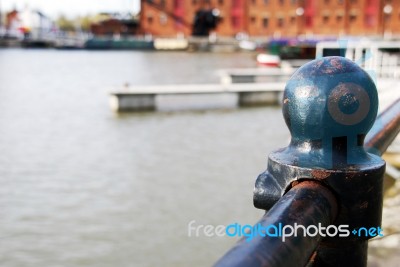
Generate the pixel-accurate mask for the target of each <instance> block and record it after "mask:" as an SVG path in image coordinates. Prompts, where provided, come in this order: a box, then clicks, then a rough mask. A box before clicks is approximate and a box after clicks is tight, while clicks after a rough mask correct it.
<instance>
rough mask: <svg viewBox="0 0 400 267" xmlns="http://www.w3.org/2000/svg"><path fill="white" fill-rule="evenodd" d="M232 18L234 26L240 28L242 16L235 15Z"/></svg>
mask: <svg viewBox="0 0 400 267" xmlns="http://www.w3.org/2000/svg"><path fill="white" fill-rule="evenodd" d="M231 20H232V27H233V28H234V29H239V28H240V17H238V16H233V17H232V18H231Z"/></svg>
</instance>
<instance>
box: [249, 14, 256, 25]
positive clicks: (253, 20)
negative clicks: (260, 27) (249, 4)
mask: <svg viewBox="0 0 400 267" xmlns="http://www.w3.org/2000/svg"><path fill="white" fill-rule="evenodd" d="M250 21H251V23H252V24H255V23H256V17H254V16H253V17H251V18H250Z"/></svg>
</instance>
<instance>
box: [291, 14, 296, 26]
mask: <svg viewBox="0 0 400 267" xmlns="http://www.w3.org/2000/svg"><path fill="white" fill-rule="evenodd" d="M295 23H296V17H295V16H291V17H290V24H295Z"/></svg>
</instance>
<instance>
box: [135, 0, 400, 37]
mask: <svg viewBox="0 0 400 267" xmlns="http://www.w3.org/2000/svg"><path fill="white" fill-rule="evenodd" d="M200 9H208V10H212V9H217V10H218V13H219V14H220V18H221V19H220V23H219V24H218V27H217V29H216V32H217V33H218V34H219V35H221V36H234V35H235V34H237V33H239V32H244V33H247V34H249V35H250V36H275V37H285V36H296V35H299V34H309V35H334V36H335V35H343V34H345V35H382V34H383V33H392V34H400V1H399V0H229V1H228V0H141V14H140V28H141V32H142V33H144V34H146V33H148V34H152V35H155V36H176V35H177V34H184V35H186V36H188V35H190V34H191V32H192V23H193V20H194V16H195V13H196V11H198V10H200Z"/></svg>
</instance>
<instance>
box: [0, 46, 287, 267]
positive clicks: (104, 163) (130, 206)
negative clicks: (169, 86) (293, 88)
mask: <svg viewBox="0 0 400 267" xmlns="http://www.w3.org/2000/svg"><path fill="white" fill-rule="evenodd" d="M251 66H254V61H253V56H252V55H248V54H237V55H231V54H225V55H224V54H221V55H218V54H190V53H143V52H107V53H104V52H86V51H74V52H62V51H51V50H46V51H43V50H0V133H1V134H0V151H1V153H0V184H1V187H0V250H1V252H2V253H1V254H0V265H1V266H8V267H13V266H18V267H19V266H208V265H210V264H211V263H212V262H214V261H215V260H216V259H217V258H218V257H219V256H221V255H222V254H223V253H224V252H225V251H226V249H227V248H228V247H230V246H231V245H232V244H233V243H234V241H235V240H232V239H229V238H221V237H219V238H205V237H202V238H193V237H192V238H188V237H187V224H188V223H189V222H190V221H191V220H196V223H198V224H201V223H203V224H205V223H207V224H214V225H218V224H229V223H233V222H242V223H254V222H255V221H256V220H257V219H258V218H259V217H260V215H261V214H262V212H261V211H258V210H256V209H254V208H253V207H252V189H253V185H254V180H255V178H256V176H257V174H258V173H260V172H261V171H263V169H264V168H265V167H266V164H267V160H266V159H267V154H268V153H269V152H270V151H271V150H272V149H275V148H276V147H279V146H284V145H286V142H287V140H288V131H287V130H286V127H285V126H284V122H283V119H282V115H281V111H280V109H279V108H256V109H240V110H231V111H209V112H184V113H140V114H122V115H116V114H113V113H112V112H111V111H110V110H109V106H108V95H107V92H108V90H109V89H110V86H120V85H122V84H124V83H129V84H131V85H133V84H151V83H207V82H218V77H217V76H216V75H215V73H214V70H215V69H217V68H224V67H251Z"/></svg>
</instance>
